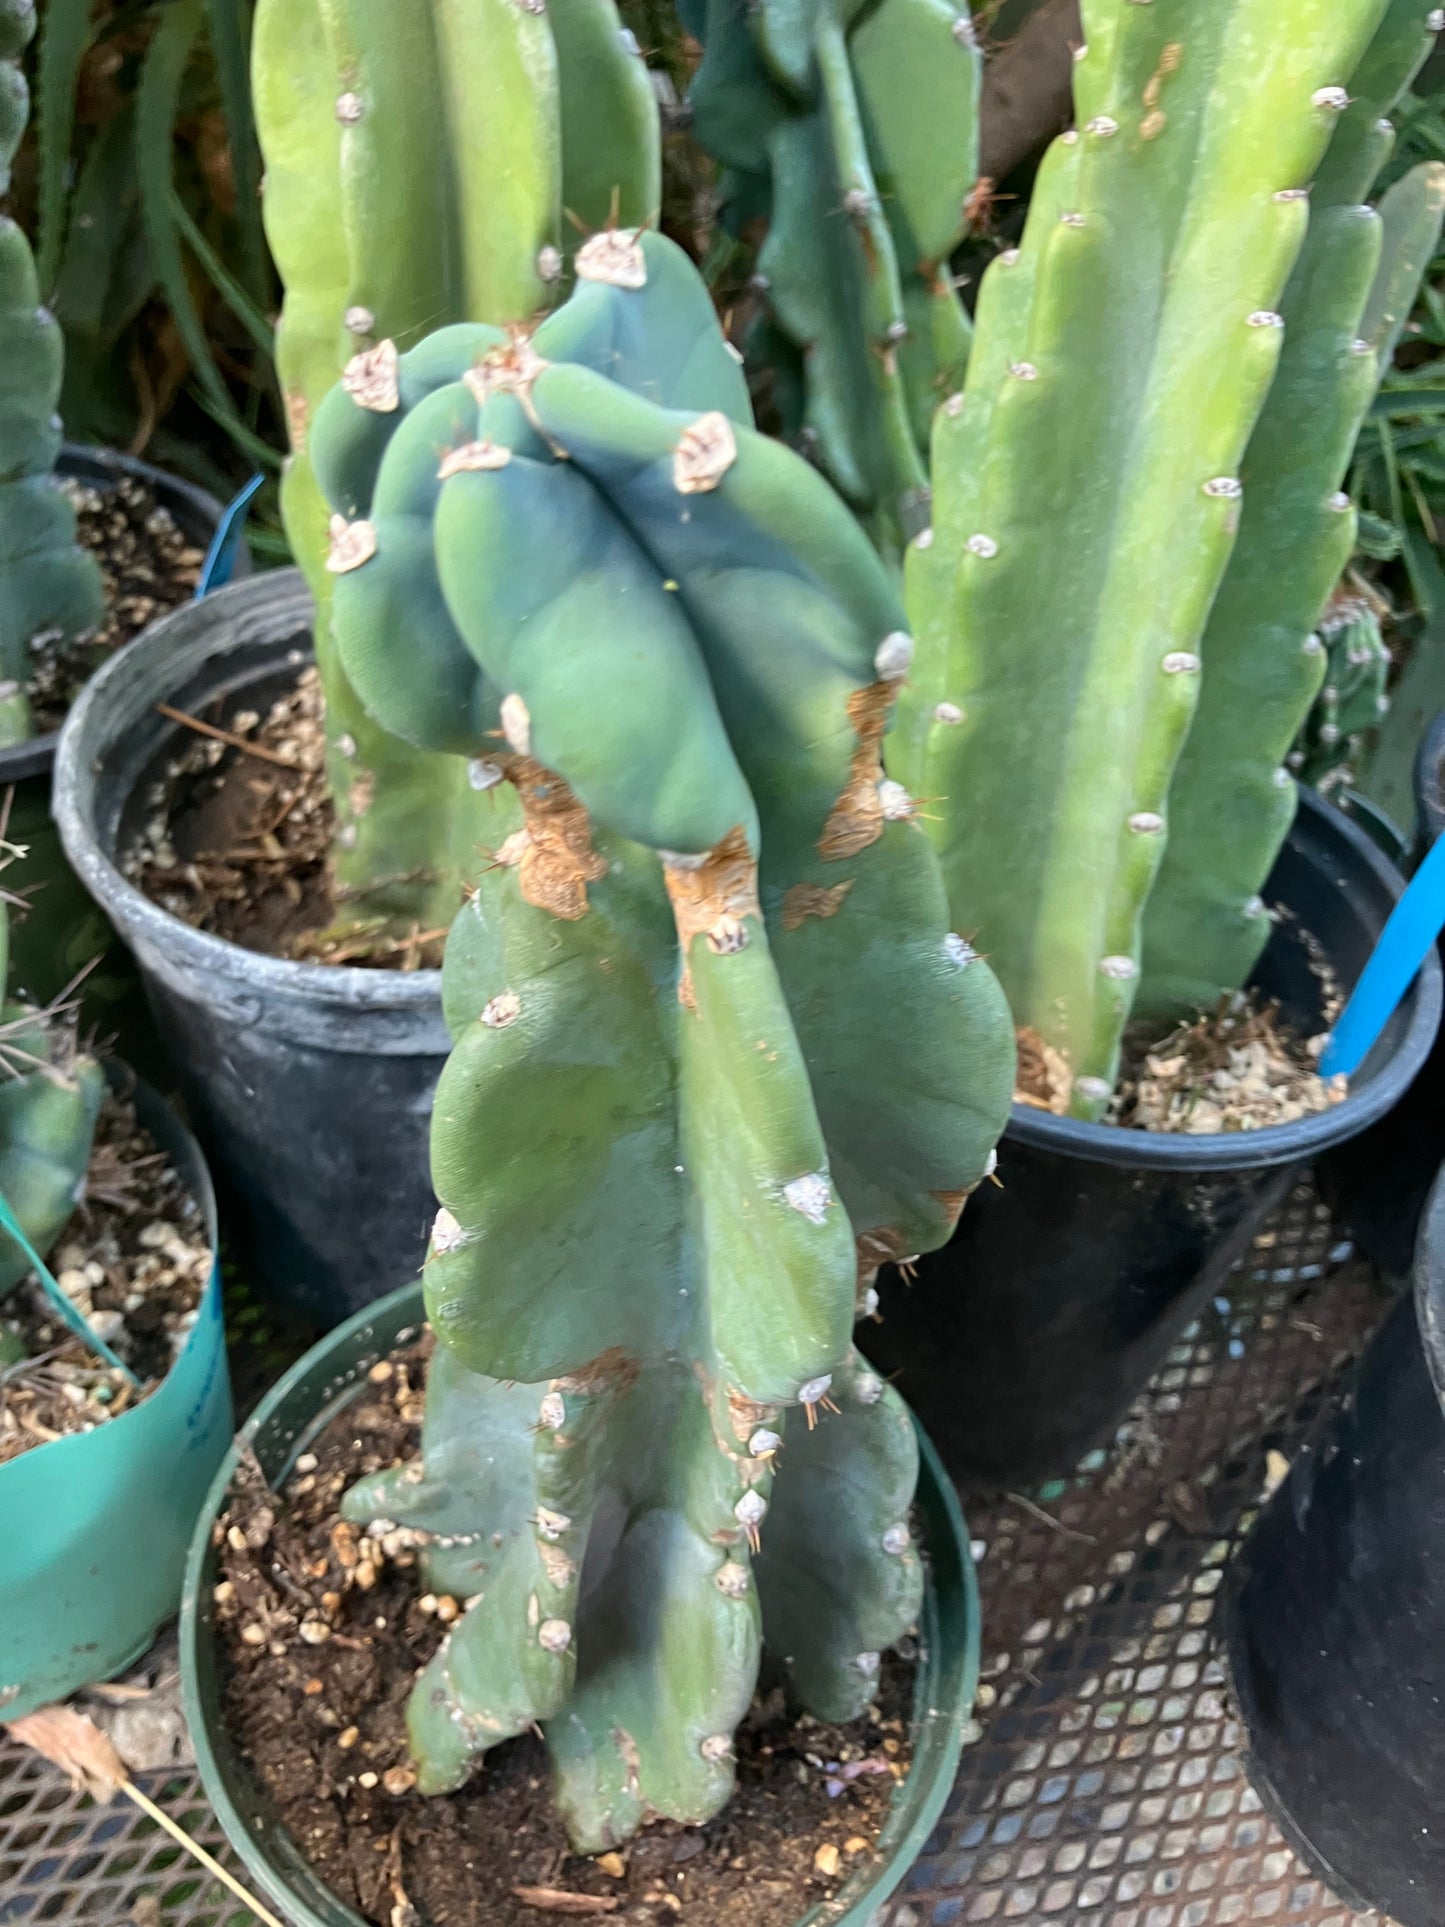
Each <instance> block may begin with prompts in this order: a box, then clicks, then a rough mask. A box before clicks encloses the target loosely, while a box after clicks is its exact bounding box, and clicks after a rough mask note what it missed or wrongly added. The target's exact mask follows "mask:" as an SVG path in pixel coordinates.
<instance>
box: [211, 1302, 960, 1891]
mask: <svg viewBox="0 0 1445 1927" xmlns="http://www.w3.org/2000/svg"><path fill="white" fill-rule="evenodd" d="M425 1316H426V1312H425V1306H424V1304H423V1299H422V1287H421V1284H420V1282H419V1281H417V1282H413V1283H411V1284H407V1285H403V1286H402V1287H401V1288H400V1289H399V1290H398V1291H394V1292H392V1293H391V1295H390V1296H389V1297H387V1298H383V1299H380V1300H378V1301H377V1303H375V1304H373V1305H368V1306H367V1307H366V1309H365V1310H364V1311H361V1312H358V1313H357V1314H356V1315H355V1316H354V1317H352V1318H350V1319H348V1320H347V1322H346V1323H345V1324H344V1325H340V1326H338V1327H337V1328H336V1330H335V1331H333V1332H330V1333H329V1334H328V1335H327V1336H326V1337H325V1338H324V1339H322V1340H321V1341H320V1343H319V1344H317V1345H315V1346H313V1347H312V1349H311V1350H310V1351H309V1352H308V1353H307V1354H306V1356H305V1357H304V1358H303V1359H301V1360H300V1361H299V1363H297V1364H296V1365H293V1366H292V1368H291V1370H290V1371H289V1372H287V1373H286V1375H285V1377H284V1378H282V1379H280V1380H279V1381H278V1382H277V1383H276V1385H275V1386H273V1387H272V1389H271V1391H270V1392H269V1393H268V1394H267V1395H266V1397H265V1398H264V1399H263V1400H262V1402H261V1404H260V1405H259V1406H258V1407H257V1408H256V1411H255V1412H254V1413H253V1414H252V1416H251V1418H250V1419H249V1420H248V1421H247V1423H246V1424H245V1426H244V1427H243V1428H242V1430H241V1431H240V1433H239V1434H238V1435H237V1438H236V1441H235V1444H234V1445H233V1447H232V1449H231V1451H230V1452H229V1453H228V1455H227V1457H226V1460H225V1463H224V1464H223V1465H222V1466H221V1469H220V1471H219V1472H218V1473H217V1474H216V1477H215V1480H214V1482H213V1483H212V1486H211V1489H210V1492H209V1493H208V1494H207V1496H206V1502H205V1505H204V1507H203V1508H202V1511H201V1514H200V1517H199V1519H198V1520H197V1522H196V1529H195V1534H194V1536H193V1538H192V1540H191V1550H190V1557H189V1560H188V1562H187V1566H186V1578H185V1587H184V1590H183V1592H182V1595H181V1617H180V1657H181V1688H182V1698H183V1705H184V1711H185V1717H186V1725H187V1727H188V1729H189V1731H190V1735H191V1740H192V1744H193V1746H194V1748H195V1755H196V1765H197V1768H198V1769H199V1771H200V1775H201V1781H202V1784H203V1786H204V1788H205V1791H206V1794H207V1797H208V1798H209V1800H210V1802H211V1805H212V1808H213V1809H214V1811H215V1814H216V1817H217V1819H218V1820H219V1821H220V1823H221V1826H222V1828H223V1830H224V1832H225V1834H226V1837H227V1839H228V1840H229V1841H230V1843H231V1845H232V1846H233V1848H234V1849H235V1851H236V1852H237V1853H238V1854H239V1855H240V1857H241V1860H242V1862H243V1863H244V1866H245V1870H246V1873H247V1875H248V1876H249V1878H250V1880H251V1882H252V1883H253V1884H254V1885H255V1887H256V1888H257V1890H258V1891H259V1893H260V1894H261V1895H262V1896H263V1897H264V1898H265V1899H266V1900H267V1901H268V1902H270V1903H271V1904H272V1905H273V1906H274V1907H276V1908H277V1910H278V1911H279V1912H281V1913H282V1914H284V1915H285V1917H286V1918H287V1919H288V1920H291V1921H293V1922H295V1923H297V1927H369V1924H368V1923H367V1922H366V1921H364V1920H363V1918H362V1916H361V1915H360V1914H357V1913H355V1912H353V1910H352V1909H351V1908H350V1907H348V1906H346V1905H345V1904H344V1903H343V1902H342V1901H340V1900H339V1899H338V1898H337V1897H336V1895H335V1894H333V1893H332V1892H331V1891H330V1889H329V1888H327V1887H326V1886H325V1885H324V1884H323V1882H322V1881H321V1879H320V1878H319V1876H318V1875H317V1874H316V1873H315V1872H313V1870H312V1869H311V1867H310V1866H309V1865H308V1864H307V1862H306V1859H305V1857H304V1855H303V1854H302V1853H301V1852H300V1850H299V1848H298V1847H297V1846H296V1845H295V1843H294V1841H292V1839H291V1838H290V1836H289V1835H288V1834H287V1833H286V1832H285V1831H284V1829H282V1828H279V1827H277V1826H276V1825H275V1823H274V1821H273V1820H272V1819H271V1816H270V1813H269V1810H268V1803H267V1801H266V1797H265V1794H264V1792H263V1791H262V1789H261V1788H260V1787H259V1785H258V1784H257V1782H256V1780H255V1778H254V1775H253V1773H252V1770H251V1768H250V1767H249V1766H248V1765H247V1764H246V1762H245V1760H244V1759H243V1758H242V1757H241V1755H240V1752H239V1751H238V1749H237V1748H236V1747H235V1745H234V1743H233V1741H232V1740H231V1737H230V1735H229V1733H228V1732H227V1731H226V1728H225V1724H224V1720H223V1717H222V1712H221V1660H220V1652H219V1642H218V1641H217V1638H216V1634H215V1623H214V1619H213V1616H212V1614H213V1606H212V1589H213V1587H214V1585H215V1582H216V1564H215V1548H214V1547H213V1546H212V1544H211V1529H212V1526H213V1525H214V1523H215V1520H216V1519H217V1517H218V1516H219V1514H220V1513H221V1511H222V1510H223V1509H224V1507H225V1503H226V1499H227V1496H228V1494H229V1491H230V1486H231V1480H232V1478H233V1477H234V1475H235V1471H236V1467H237V1465H238V1463H239V1462H240V1459H241V1457H242V1455H243V1454H245V1453H247V1452H254V1453H255V1454H256V1456H257V1458H258V1459H259V1461H260V1464H261V1469H262V1471H263V1472H264V1473H265V1475H266V1479H267V1481H268V1483H269V1484H270V1485H271V1486H272V1487H273V1489H274V1488H275V1487H276V1486H278V1485H279V1484H280V1483H281V1482H282V1481H283V1480H284V1479H285V1478H286V1476H287V1475H288V1473H289V1471H290V1468H291V1466H292V1465H293V1464H294V1462H295V1460H296V1458H297V1457H298V1455H299V1454H300V1453H302V1452H304V1451H305V1450H306V1448H307V1446H308V1444H309V1443H310V1442H311V1441H312V1440H313V1439H314V1438H316V1437H317V1435H318V1434H319V1433H321V1432H323V1431H324V1430H325V1429H326V1427H327V1426H328V1425H329V1424H330V1423H331V1421H332V1420H333V1419H334V1418H335V1417H336V1416H337V1414H338V1413H339V1412H340V1411H341V1410H343V1409H344V1408H345V1406H346V1405H347V1404H349V1403H350V1402H351V1400H352V1399H353V1398H355V1397H357V1396H359V1395H360V1394H361V1393H362V1392H363V1391H364V1390H365V1387H366V1383H367V1378H366V1374H367V1372H368V1371H369V1370H370V1368H371V1367H372V1365H374V1364H375V1363H376V1362H377V1361H378V1360H379V1359H382V1358H384V1357H386V1355H387V1353H388V1352H390V1351H391V1350H392V1349H393V1348H394V1346H395V1345H396V1343H397V1340H398V1335H399V1334H400V1333H402V1332H403V1331H415V1330H416V1329H418V1328H420V1326H421V1325H422V1324H423V1322H424V1320H425ZM915 1429H916V1430H917V1435H918V1445H919V1479H918V1496H917V1499H916V1502H915V1503H916V1505H917V1508H918V1513H919V1517H920V1522H921V1524H922V1526H923V1532H922V1535H921V1536H922V1537H923V1540H924V1543H925V1546H926V1548H927V1551H928V1560H927V1562H926V1567H925V1570H926V1573H927V1583H926V1586H925V1591H924V1603H923V1612H922V1615H921V1617H920V1621H919V1633H920V1641H919V1644H920V1656H919V1662H918V1672H917V1675H916V1680H915V1687H914V1702H913V1717H914V1749H913V1760H912V1764H911V1767H910V1770H909V1773H908V1777H907V1779H906V1780H904V1781H902V1782H901V1783H900V1785H899V1787H898V1789H897V1791H896V1792H895V1794H894V1796H893V1802H892V1805H891V1806H890V1808H889V1813H888V1817H887V1819H886V1820H885V1822H884V1826H883V1831H882V1833H881V1834H880V1836H879V1840H878V1847H877V1853H878V1863H877V1864H876V1865H875V1866H873V1867H872V1868H869V1869H860V1870H859V1871H858V1872H857V1873H855V1874H854V1875H853V1876H852V1877H851V1878H850V1879H849V1880H848V1881H847V1882H846V1883H845V1884H844V1885H843V1887H842V1888H840V1889H839V1891H838V1893H837V1894H835V1895H834V1896H833V1897H832V1898H831V1899H829V1900H826V1901H823V1902H821V1903H820V1904H819V1905H818V1906H816V1907H813V1908H811V1909H810V1910H809V1911H808V1912H807V1913H806V1914H803V1915H800V1916H799V1918H798V1921H797V1923H796V1927H815V1924H818V1927H820V1924H821V1923H824V1922H826V1923H827V1927H867V1923H869V1921H870V1920H871V1919H872V1917H873V1915H874V1914H875V1912H876V1910H877V1909H878V1907H880V1906H881V1905H882V1903H883V1902H884V1901H885V1900H886V1899H887V1898H888V1897H889V1895H890V1894H892V1893H893V1891H894V1890H895V1888H896V1887H897V1886H898V1885H899V1883H900V1882H901V1881H902V1880H903V1878H904V1876H905V1875H906V1874H907V1872H908V1870H909V1868H910V1867H911V1866H912V1865H913V1862H914V1861H915V1860H916V1859H917V1857H918V1855H919V1853H920V1852H921V1851H922V1849H923V1847H924V1845H925V1843H926V1841H927V1840H928V1837H929V1835H930V1834H931V1833H932V1832H933V1829H934V1827H935V1826H936V1825H937V1823H938V1820H939V1817H940V1815H941V1814H942V1812H943V1808H944V1805H945V1803H946V1801H947V1799H948V1795H949V1793H950V1791H951V1789H952V1786H953V1779H954V1775H955V1773H956V1771H957V1768H958V1760H959V1754H960V1751H961V1748H962V1740H963V1728H964V1723H965V1721H966V1720H967V1719H968V1717H969V1715H970V1713H971V1710H972V1707H973V1699H974V1693H975V1690H976V1688H977V1684H978V1669H979V1599H978V1580H977V1577H976V1575H975V1572H974V1565H973V1557H972V1553H971V1551H970V1548H969V1538H968V1529H967V1527H966V1526H965V1524H964V1520H963V1514H962V1512H961V1510H960V1508H959V1503H958V1498H957V1496H956V1494H955V1492H954V1490H953V1487H952V1485H951V1484H950V1483H949V1480H948V1478H947V1476H946V1474H945V1473H944V1471H943V1468H942V1466H941V1464H940V1463H939V1461H938V1458H937V1456H936V1454H935V1453H934V1450H933V1447H932V1445H931V1444H930V1442H929V1440H928V1438H927V1436H926V1434H925V1433H924V1432H923V1431H922V1430H921V1428H918V1427H917V1422H916V1421H915Z"/></svg>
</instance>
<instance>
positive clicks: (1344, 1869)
mask: <svg viewBox="0 0 1445 1927" xmlns="http://www.w3.org/2000/svg"><path fill="white" fill-rule="evenodd" d="M1442 1321H1445V1180H1442V1181H1440V1182H1437V1184H1436V1186H1435V1189H1434V1191H1433V1193H1432V1195H1431V1200H1430V1207H1429V1211H1428V1213H1427V1216H1426V1220H1425V1226H1424V1229H1423V1232H1422V1234H1421V1239H1420V1245H1419V1251H1418V1255H1417V1258H1416V1264H1415V1287H1414V1291H1413V1293H1411V1294H1409V1295H1407V1296H1406V1297H1404V1298H1402V1299H1401V1300H1400V1302H1399V1303H1398V1304H1397V1305H1396V1307H1395V1309H1394V1311H1393V1312H1392V1313H1391V1315H1390V1317H1389V1319H1388V1320H1387V1321H1386V1323H1385V1325H1384V1326H1383V1327H1382V1329H1381V1330H1380V1331H1379V1332H1378V1333H1377V1334H1376V1336H1375V1338H1374V1339H1373V1341H1372V1342H1371V1344H1370V1346H1369V1348H1368V1350H1367V1351H1366V1353H1365V1355H1364V1357H1363V1358H1362V1359H1361V1361H1360V1363H1359V1364H1358V1366H1357V1367H1356V1368H1355V1372H1354V1374H1353V1377H1352V1380H1351V1382H1350V1384H1349V1386H1348V1387H1347V1388H1346V1391H1345V1394H1344V1397H1343V1400H1342V1402H1341V1404H1340V1406H1339V1408H1338V1409H1337V1410H1336V1411H1335V1412H1334V1414H1333V1416H1331V1417H1330V1418H1329V1419H1328V1422H1327V1423H1326V1424H1325V1425H1323V1426H1321V1427H1319V1428H1317V1429H1316V1433H1315V1436H1314V1437H1313V1438H1312V1439H1311V1440H1310V1442H1309V1443H1308V1444H1307V1445H1306V1446H1305V1447H1304V1448H1303V1449H1302V1450H1301V1451H1300V1452H1299V1453H1298V1455H1297V1456H1296V1458H1295V1461H1294V1464H1293V1465H1292V1466H1291V1468H1290V1472H1289V1476H1288V1478H1287V1479H1286V1480H1285V1482H1284V1484H1283V1485H1282V1486H1281V1487H1280V1488H1279V1490H1278V1491H1277V1492H1276V1493H1275V1495H1274V1497H1273V1498H1272V1499H1271V1500H1270V1502H1269V1504H1268V1505H1267V1506H1266V1507H1265V1509H1264V1511H1263V1512H1262V1513H1261V1514H1260V1516H1259V1518H1258V1520H1257V1521H1256V1523H1255V1526H1254V1530H1253V1531H1252V1532H1251V1533H1250V1535H1249V1538H1248V1539H1247V1540H1246V1541H1245V1544H1244V1546H1243V1547H1242V1548H1241V1550H1240V1552H1239V1554H1238V1555H1237V1557H1236V1560H1235V1563H1234V1566H1233V1568H1232V1570H1231V1575H1230V1580H1229V1583H1228V1585H1227V1588H1226V1596H1225V1602H1224V1628H1225V1638H1226V1641H1227V1646H1228V1656H1229V1666H1230V1669H1231V1672H1232V1674H1233V1678H1234V1690H1235V1697H1236V1701H1237V1703H1238V1706H1239V1710H1240V1713H1241V1715H1242V1717H1243V1720H1244V1723H1245V1727H1246V1730H1247V1733H1248V1742H1249V1754H1250V1762H1249V1770H1250V1778H1251V1780H1252V1781H1253V1783H1254V1785H1255V1787H1256V1788H1257V1789H1258V1791H1259V1793H1260V1795H1261V1797H1262V1798H1263V1799H1264V1801H1265V1803H1266V1804H1267V1805H1268V1806H1269V1807H1270V1808H1271V1809H1272V1811H1273V1812H1274V1814H1275V1816H1276V1817H1277V1819H1278V1820H1279V1823H1280V1825H1281V1827H1282V1828H1283V1829H1284V1832H1285V1833H1286V1835H1287V1836H1288V1837H1289V1839H1290V1842H1291V1844H1292V1845H1293V1846H1294V1847H1295V1848H1296V1850H1297V1851H1298V1852H1299V1853H1300V1854H1301V1856H1302V1857H1303V1858H1304V1859H1305V1860H1306V1861H1307V1862H1308V1863H1309V1864H1310V1865H1311V1866H1312V1867H1313V1868H1315V1870H1316V1871H1317V1872H1318V1873H1320V1874H1321V1876H1322V1877H1323V1878H1324V1879H1325V1880H1327V1881H1328V1882H1329V1884H1330V1886H1331V1887H1332V1888H1333V1889H1334V1890H1335V1892H1336V1893H1338V1894H1339V1895H1340V1896H1341V1897H1342V1898H1343V1899H1344V1900H1346V1901H1348V1902H1349V1903H1350V1904H1351V1905H1352V1906H1355V1907H1358V1908H1364V1907H1377V1908H1379V1910H1380V1912H1381V1913H1383V1914H1388V1915H1389V1916H1390V1917H1391V1919H1393V1920H1396V1921H1399V1922H1401V1923H1402V1927H1439V1923H1440V1921H1441V1920H1442V1919H1445V1822H1442V1820H1441V1813H1440V1786H1441V1781H1442V1775H1445V1335H1442Z"/></svg>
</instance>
